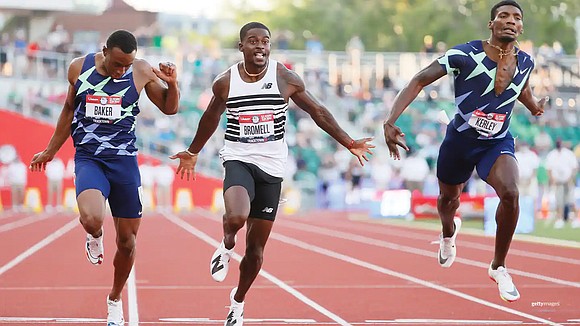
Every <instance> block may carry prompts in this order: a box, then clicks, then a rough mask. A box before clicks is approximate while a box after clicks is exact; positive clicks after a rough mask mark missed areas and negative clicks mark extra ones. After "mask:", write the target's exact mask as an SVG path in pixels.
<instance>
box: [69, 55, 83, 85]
mask: <svg viewBox="0 0 580 326" xmlns="http://www.w3.org/2000/svg"><path fill="white" fill-rule="evenodd" d="M87 55H88V54H87ZM87 55H84V56H82V57H76V58H74V59H72V60H71V62H70V65H69V67H68V76H67V77H68V82H69V83H70V84H71V85H74V84H75V83H76V82H77V79H79V76H80V74H81V70H82V69H83V64H84V63H85V58H86V57H87Z"/></svg>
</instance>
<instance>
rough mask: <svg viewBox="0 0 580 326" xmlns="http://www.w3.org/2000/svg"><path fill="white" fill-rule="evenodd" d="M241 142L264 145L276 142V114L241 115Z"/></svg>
mask: <svg viewBox="0 0 580 326" xmlns="http://www.w3.org/2000/svg"><path fill="white" fill-rule="evenodd" d="M239 121H240V142H243V143H263V142H267V141H270V140H274V114H273V113H254V114H240V120H239Z"/></svg>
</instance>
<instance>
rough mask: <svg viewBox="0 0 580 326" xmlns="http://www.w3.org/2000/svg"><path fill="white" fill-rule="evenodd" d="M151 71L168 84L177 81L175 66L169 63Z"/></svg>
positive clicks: (164, 63)
mask: <svg viewBox="0 0 580 326" xmlns="http://www.w3.org/2000/svg"><path fill="white" fill-rule="evenodd" d="M151 69H152V70H153V72H154V73H155V75H157V77H159V78H160V79H162V80H163V81H165V82H166V83H168V84H172V83H175V82H176V81H177V70H176V69H175V64H173V63H171V62H160V63H159V69H156V68H153V67H151ZM186 154H187V153H186Z"/></svg>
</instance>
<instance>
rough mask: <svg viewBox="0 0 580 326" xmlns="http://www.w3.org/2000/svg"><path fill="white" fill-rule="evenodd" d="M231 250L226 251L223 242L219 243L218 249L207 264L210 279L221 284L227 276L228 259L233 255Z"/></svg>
mask: <svg viewBox="0 0 580 326" xmlns="http://www.w3.org/2000/svg"><path fill="white" fill-rule="evenodd" d="M233 251H234V250H233V248H232V249H229V250H228V249H226V246H225V244H224V241H223V240H222V242H221V243H220V245H219V247H218V248H217V249H216V250H215V252H214V253H213V256H211V261H210V262H209V272H210V274H211V277H212V278H213V279H214V281H216V282H222V281H223V280H225V278H226V276H227V275H228V269H229V267H230V258H231V257H232V253H233Z"/></svg>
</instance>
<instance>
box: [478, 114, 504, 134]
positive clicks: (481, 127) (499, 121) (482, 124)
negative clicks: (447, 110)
mask: <svg viewBox="0 0 580 326" xmlns="http://www.w3.org/2000/svg"><path fill="white" fill-rule="evenodd" d="M505 119H506V115H505V114H501V113H484V112H483V111H481V110H475V111H473V114H471V118H469V125H470V126H472V127H473V128H475V130H477V132H479V134H480V135H482V136H485V137H491V136H493V135H495V134H497V133H498V132H499V131H500V130H501V128H502V127H503V123H504V122H505Z"/></svg>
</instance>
